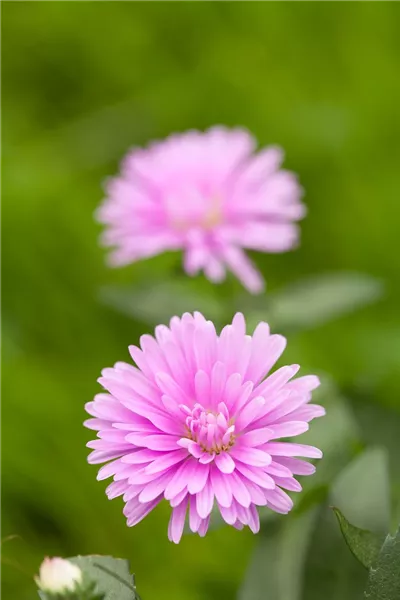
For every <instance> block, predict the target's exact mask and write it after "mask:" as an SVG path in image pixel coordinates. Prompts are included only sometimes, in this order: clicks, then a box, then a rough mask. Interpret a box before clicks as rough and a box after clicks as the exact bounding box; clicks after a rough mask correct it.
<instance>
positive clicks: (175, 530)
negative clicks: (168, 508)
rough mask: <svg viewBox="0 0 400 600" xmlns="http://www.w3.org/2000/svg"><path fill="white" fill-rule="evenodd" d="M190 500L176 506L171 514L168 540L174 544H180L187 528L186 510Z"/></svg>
mask: <svg viewBox="0 0 400 600" xmlns="http://www.w3.org/2000/svg"><path fill="white" fill-rule="evenodd" d="M187 503H188V500H187V498H186V499H185V500H183V501H182V502H181V504H179V506H176V507H175V508H174V509H173V511H172V514H171V519H170V521H169V525H168V539H169V540H170V541H171V542H174V544H179V542H180V540H181V537H182V533H183V528H184V526H185V517H186V508H187Z"/></svg>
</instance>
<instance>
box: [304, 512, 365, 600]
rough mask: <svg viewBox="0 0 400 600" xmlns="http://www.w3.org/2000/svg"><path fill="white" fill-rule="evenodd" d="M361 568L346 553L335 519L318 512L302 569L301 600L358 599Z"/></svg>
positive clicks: (362, 586) (362, 573)
mask: <svg viewBox="0 0 400 600" xmlns="http://www.w3.org/2000/svg"><path fill="white" fill-rule="evenodd" d="M365 580H366V571H365V568H364V567H363V566H362V565H361V564H360V563H359V562H358V560H355V559H354V556H353V555H352V553H351V552H349V550H348V548H347V547H346V543H345V541H344V539H343V535H342V533H341V531H340V528H339V527H338V524H337V520H336V517H335V516H334V514H333V511H332V510H330V509H329V508H328V506H323V507H321V508H320V509H319V515H318V520H317V522H316V526H315V527H314V529H313V533H312V538H311V540H310V544H309V553H308V556H307V561H306V565H305V569H304V592H303V596H302V600H322V599H323V600H361V599H362V597H363V590H364V588H365Z"/></svg>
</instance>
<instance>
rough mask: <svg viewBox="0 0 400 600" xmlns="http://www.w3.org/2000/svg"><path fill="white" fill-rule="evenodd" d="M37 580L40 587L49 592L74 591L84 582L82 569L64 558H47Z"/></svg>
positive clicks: (41, 566)
mask: <svg viewBox="0 0 400 600" xmlns="http://www.w3.org/2000/svg"><path fill="white" fill-rule="evenodd" d="M35 580H36V583H37V585H38V587H39V588H40V589H41V590H43V591H44V592H47V593H49V594H63V593H66V592H74V591H75V590H76V589H77V588H78V587H79V585H80V584H81V583H82V571H81V570H80V568H79V567H77V566H76V565H74V564H73V563H71V562H70V561H69V560H65V559H64V558H58V557H55V558H45V559H44V561H43V562H42V564H41V565H40V569H39V577H36V579H35Z"/></svg>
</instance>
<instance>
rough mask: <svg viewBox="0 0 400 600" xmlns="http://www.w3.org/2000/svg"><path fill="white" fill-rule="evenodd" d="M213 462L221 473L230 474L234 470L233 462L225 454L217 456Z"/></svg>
mask: <svg viewBox="0 0 400 600" xmlns="http://www.w3.org/2000/svg"><path fill="white" fill-rule="evenodd" d="M214 460H215V464H216V465H217V467H218V469H219V470H220V471H221V473H232V472H233V471H234V470H235V462H234V460H233V459H232V457H231V456H230V455H229V454H228V453H227V452H221V454H217V455H216V457H215V459H214Z"/></svg>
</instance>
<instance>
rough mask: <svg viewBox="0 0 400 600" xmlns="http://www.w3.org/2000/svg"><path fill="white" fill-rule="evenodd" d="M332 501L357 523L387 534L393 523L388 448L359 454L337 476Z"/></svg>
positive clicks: (363, 527)
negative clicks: (391, 521) (391, 517)
mask: <svg viewBox="0 0 400 600" xmlns="http://www.w3.org/2000/svg"><path fill="white" fill-rule="evenodd" d="M330 502H331V504H332V505H333V506H336V507H338V508H339V509H340V510H341V512H342V513H344V514H345V515H346V518H347V519H348V521H350V523H352V524H353V525H355V526H356V527H359V528H361V529H367V530H370V531H373V532H374V533H377V534H379V533H382V534H386V533H387V531H388V530H389V527H390V486H389V475H388V457H387V451H386V449H384V448H378V447H377V448H370V449H368V450H366V451H365V452H363V453H362V454H360V455H359V456H357V457H356V458H355V459H354V460H353V461H352V462H351V463H350V464H349V465H348V466H347V467H346V468H345V469H344V470H343V471H342V472H341V473H340V475H339V476H338V477H337V479H336V481H335V483H334V485H333V486H332V490H331V494H330Z"/></svg>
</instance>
